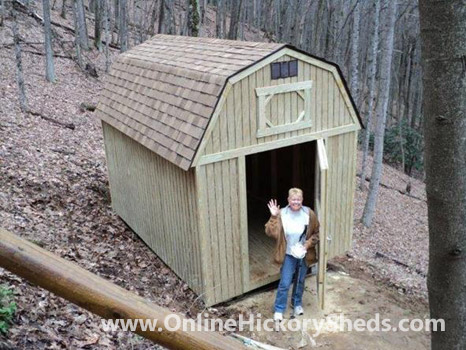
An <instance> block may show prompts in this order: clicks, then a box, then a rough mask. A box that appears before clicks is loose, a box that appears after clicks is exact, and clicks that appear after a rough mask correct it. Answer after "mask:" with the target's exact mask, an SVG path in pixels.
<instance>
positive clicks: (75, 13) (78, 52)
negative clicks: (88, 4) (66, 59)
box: [73, 1, 84, 69]
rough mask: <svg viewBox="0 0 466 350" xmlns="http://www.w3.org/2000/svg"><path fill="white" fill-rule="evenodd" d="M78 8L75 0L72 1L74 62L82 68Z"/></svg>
mask: <svg viewBox="0 0 466 350" xmlns="http://www.w3.org/2000/svg"><path fill="white" fill-rule="evenodd" d="M78 17H79V9H78V4H77V1H73V20H74V44H75V45H74V47H75V50H76V62H78V66H79V67H80V68H81V69H83V68H84V65H83V58H82V55H81V40H80V29H79V24H78Z"/></svg>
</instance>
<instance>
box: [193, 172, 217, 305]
mask: <svg viewBox="0 0 466 350" xmlns="http://www.w3.org/2000/svg"><path fill="white" fill-rule="evenodd" d="M195 172H196V190H197V191H196V195H197V207H198V210H197V222H198V225H199V238H200V252H201V261H202V263H201V266H202V281H203V289H204V290H203V293H204V301H205V303H206V305H212V304H214V303H215V290H214V268H213V264H212V251H211V247H212V245H211V240H210V229H209V227H208V225H209V220H208V217H209V216H208V215H209V208H208V199H207V197H208V192H207V188H208V183H207V181H206V180H207V174H206V166H198V167H196V168H195Z"/></svg>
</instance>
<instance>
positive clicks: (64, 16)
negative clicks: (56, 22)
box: [60, 0, 66, 19]
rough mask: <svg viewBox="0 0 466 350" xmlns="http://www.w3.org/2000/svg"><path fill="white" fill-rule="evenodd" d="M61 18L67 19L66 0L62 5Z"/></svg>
mask: <svg viewBox="0 0 466 350" xmlns="http://www.w3.org/2000/svg"><path fill="white" fill-rule="evenodd" d="M60 16H61V18H63V19H66V0H63V2H62V4H61V13H60Z"/></svg>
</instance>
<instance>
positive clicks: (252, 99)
mask: <svg viewBox="0 0 466 350" xmlns="http://www.w3.org/2000/svg"><path fill="white" fill-rule="evenodd" d="M290 59H294V58H291V57H289V56H287V55H284V56H282V57H280V58H279V59H277V60H275V62H280V61H289V60H290ZM306 80H312V81H313V86H312V89H311V121H312V127H310V128H305V129H301V130H296V131H290V132H284V133H281V134H278V135H271V136H267V137H261V138H257V137H256V133H257V129H258V123H257V114H258V106H257V98H256V94H255V88H257V87H266V86H274V85H280V84H287V83H296V82H300V81H306ZM303 109H304V103H303V100H302V99H301V98H300V97H298V95H297V93H295V92H290V93H283V94H276V95H274V96H273V98H272V99H271V100H270V102H269V103H268V104H267V106H266V115H267V116H268V117H269V120H271V122H272V123H273V124H274V125H280V124H284V123H290V122H293V121H295V120H296V118H297V117H298V115H299V113H300V112H301V111H302V110H303ZM350 124H353V120H352V119H351V117H350V114H349V111H348V110H347V106H346V104H345V101H344V99H343V96H342V95H341V93H340V90H339V87H338V84H337V83H336V81H335V79H334V76H333V74H332V73H331V72H329V71H327V70H324V69H322V68H319V67H316V66H313V65H311V64H309V63H307V62H303V61H301V60H298V76H296V77H292V78H286V79H274V80H272V79H271V70H270V65H267V66H265V67H264V68H262V69H259V70H258V71H256V72H255V73H253V74H251V75H249V76H247V77H245V78H244V79H242V80H240V81H238V82H237V83H235V84H234V86H233V87H232V89H231V90H230V93H229V95H228V97H227V99H226V103H225V105H224V107H223V110H222V112H221V113H220V115H219V118H218V119H217V122H216V125H215V126H214V129H213V131H212V135H211V138H210V140H209V141H208V142H207V144H206V147H205V149H204V152H203V155H207V154H215V153H221V152H224V151H227V150H232V149H238V148H242V147H247V146H254V145H258V144H262V143H266V142H270V141H276V140H281V139H287V138H290V137H293V136H298V135H305V134H308V133H312V132H317V131H322V130H326V129H331V128H335V127H338V126H344V125H350Z"/></svg>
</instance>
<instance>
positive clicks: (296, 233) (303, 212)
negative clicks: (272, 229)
mask: <svg viewBox="0 0 466 350" xmlns="http://www.w3.org/2000/svg"><path fill="white" fill-rule="evenodd" d="M280 216H281V219H282V225H283V231H284V232H285V239H286V254H288V255H292V254H291V247H292V246H293V245H295V244H296V243H298V242H299V239H300V237H301V235H302V234H303V232H304V229H305V227H306V225H308V224H309V208H308V207H304V206H303V207H301V209H300V210H298V211H293V210H291V209H290V208H289V207H288V206H286V207H285V208H283V209H281V210H280Z"/></svg>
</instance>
